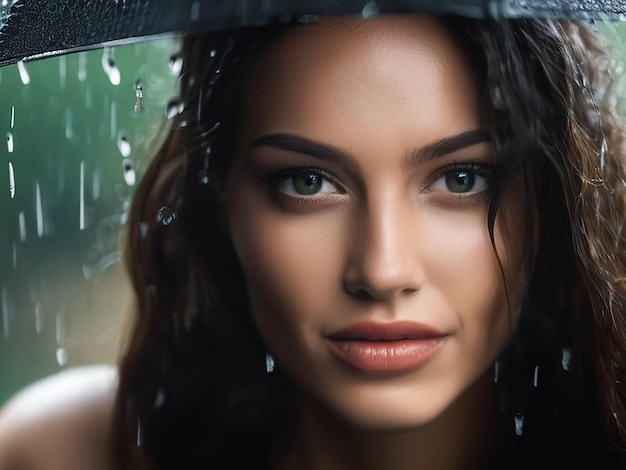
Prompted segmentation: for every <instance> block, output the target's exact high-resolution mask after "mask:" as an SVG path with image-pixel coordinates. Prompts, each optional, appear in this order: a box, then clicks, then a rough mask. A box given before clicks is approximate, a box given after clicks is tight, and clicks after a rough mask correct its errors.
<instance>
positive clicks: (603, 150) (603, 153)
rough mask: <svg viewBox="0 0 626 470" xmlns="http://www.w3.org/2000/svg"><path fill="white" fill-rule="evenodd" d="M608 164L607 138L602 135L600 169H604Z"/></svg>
mask: <svg viewBox="0 0 626 470" xmlns="http://www.w3.org/2000/svg"><path fill="white" fill-rule="evenodd" d="M605 165H606V139H605V138H604V137H602V143H601V144H600V170H602V171H604V166H605Z"/></svg>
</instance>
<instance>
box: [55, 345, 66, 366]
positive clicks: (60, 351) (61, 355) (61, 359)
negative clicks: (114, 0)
mask: <svg viewBox="0 0 626 470" xmlns="http://www.w3.org/2000/svg"><path fill="white" fill-rule="evenodd" d="M67 360H68V356H67V351H66V350H65V348H57V363H58V364H59V366H61V367H65V366H66V365H67Z"/></svg>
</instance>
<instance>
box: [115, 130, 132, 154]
mask: <svg viewBox="0 0 626 470" xmlns="http://www.w3.org/2000/svg"><path fill="white" fill-rule="evenodd" d="M117 148H118V149H119V150H120V153H121V154H122V157H124V158H128V156H129V155H130V152H131V150H132V149H131V146H130V142H129V141H128V137H126V136H125V135H121V136H120V137H119V139H117Z"/></svg>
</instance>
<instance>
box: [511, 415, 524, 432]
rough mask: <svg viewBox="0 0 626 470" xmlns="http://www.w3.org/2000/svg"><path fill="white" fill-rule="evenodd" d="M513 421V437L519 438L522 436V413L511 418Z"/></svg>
mask: <svg viewBox="0 0 626 470" xmlns="http://www.w3.org/2000/svg"><path fill="white" fill-rule="evenodd" d="M513 419H514V421H515V435H516V436H521V435H523V434H524V416H523V415H522V412H521V411H520V412H519V413H517V414H516V415H515V418H513Z"/></svg>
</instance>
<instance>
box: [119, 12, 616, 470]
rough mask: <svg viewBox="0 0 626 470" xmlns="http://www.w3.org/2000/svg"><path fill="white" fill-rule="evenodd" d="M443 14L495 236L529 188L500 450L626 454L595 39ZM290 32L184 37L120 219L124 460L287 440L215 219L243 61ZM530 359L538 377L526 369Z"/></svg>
mask: <svg viewBox="0 0 626 470" xmlns="http://www.w3.org/2000/svg"><path fill="white" fill-rule="evenodd" d="M441 21H442V22H443V23H444V24H445V25H446V26H447V27H448V29H449V31H450V32H451V34H453V36H455V37H456V38H457V39H458V42H459V46H460V47H462V48H464V49H465V52H467V53H468V54H469V55H470V57H471V59H472V60H471V63H472V64H473V66H474V69H475V72H476V74H477V76H478V77H479V80H480V82H481V84H482V85H481V90H482V99H483V111H484V113H485V115H486V116H487V119H488V122H489V123H490V127H489V132H490V133H491V138H492V140H493V142H494V144H495V146H496V149H497V153H498V156H499V164H498V166H497V168H496V170H495V171H496V173H495V175H494V178H493V181H494V183H493V187H492V188H491V195H490V206H489V215H488V228H489V233H490V234H491V237H492V242H493V227H494V221H495V217H496V213H497V211H498V207H499V201H500V198H501V196H502V194H503V192H504V190H505V188H506V187H507V184H508V183H509V182H511V181H512V179H513V178H515V177H518V176H519V175H522V176H523V178H524V181H525V182H526V186H527V188H529V189H530V190H529V191H527V193H528V197H529V199H530V202H531V204H527V206H528V212H527V214H526V217H527V222H528V223H527V227H528V234H527V237H526V240H527V246H526V254H527V256H526V258H527V269H528V271H529V274H530V276H529V282H528V286H527V289H526V296H525V302H524V307H523V311H522V316H521V323H520V325H519V327H518V328H517V329H516V331H515V333H514V337H513V340H512V341H511V344H510V345H509V346H508V347H507V350H506V351H505V352H504V353H503V354H502V357H501V358H500V360H499V363H498V379H497V380H498V382H499V384H500V404H501V410H500V412H501V413H500V415H501V422H502V425H501V428H500V429H501V434H502V436H501V438H500V441H501V443H502V446H501V448H500V453H501V454H502V455H505V454H506V453H508V452H509V450H512V451H513V453H515V452H517V454H520V453H522V454H524V455H526V457H523V458H524V459H525V460H524V462H527V463H528V465H532V464H533V462H535V463H536V461H535V460H536V459H539V458H543V457H541V456H542V455H545V452H544V451H542V450H541V449H543V447H541V446H549V445H552V444H554V448H555V449H561V447H559V446H558V445H557V444H556V443H555V440H554V439H552V438H551V436H553V435H554V433H557V434H558V433H565V434H563V436H564V437H563V438H562V439H563V440H565V439H567V437H565V436H570V437H571V436H574V435H577V433H578V434H580V432H582V434H580V435H581V436H583V438H584V439H586V440H587V441H593V442H592V443H591V444H592V445H596V444H597V446H598V447H599V448H604V447H609V446H612V448H614V449H618V450H625V449H626V389H625V387H624V385H623V382H624V379H625V373H626V313H625V311H624V308H625V302H626V298H625V297H626V277H625V276H626V275H625V273H626V243H625V241H626V240H625V239H624V221H625V216H626V208H625V206H624V191H625V186H626V184H625V177H626V173H625V169H624V168H625V163H624V158H625V157H624V149H625V147H624V137H623V132H622V130H621V129H622V127H621V126H622V122H621V119H620V118H619V116H618V114H617V112H616V102H615V95H614V93H613V90H612V87H613V85H614V77H613V76H612V75H611V70H609V62H610V61H609V57H608V55H607V53H606V52H605V50H604V47H603V44H602V39H601V36H600V35H599V34H597V33H596V32H594V31H593V30H592V28H591V27H589V26H586V25H582V24H577V23H571V22H561V21H549V20H510V21H500V22H495V21H487V20H473V19H465V18H456V17H450V18H448V17H442V18H441ZM291 27H306V26H294V25H270V26H262V27H253V28H243V29H238V30H228V31H221V32H216V33H212V34H203V35H189V36H187V37H186V38H185V39H184V43H183V46H182V51H181V57H182V59H183V61H184V62H183V63H184V65H183V69H182V73H181V78H180V101H178V102H177V103H175V104H173V105H172V107H171V109H173V110H176V111H180V112H179V113H178V114H176V115H175V116H173V117H172V118H171V119H170V121H169V122H168V124H167V127H168V129H167V137H166V139H165V141H164V143H163V145H162V147H161V148H160V150H159V151H158V153H157V154H156V156H155V158H154V160H153V161H152V163H151V165H150V167H149V168H148V170H147V172H146V174H145V176H144V177H143V180H142V182H141V184H140V186H139V188H138V190H137V193H136V195H135V198H134V201H133V205H132V208H131V212H130V218H129V222H128V228H127V230H128V235H127V244H126V262H127V267H128V270H129V272H130V275H131V279H132V283H133V288H134V293H135V301H136V306H135V309H136V316H135V319H134V327H133V330H132V333H131V336H130V341H129V343H128V346H127V349H126V350H125V353H124V355H123V358H122V361H121V366H120V384H119V390H118V397H117V406H116V412H115V432H114V436H115V437H114V440H115V442H114V446H115V455H116V458H117V459H118V465H119V468H129V469H130V468H133V469H137V468H143V466H150V467H154V468H160V469H165V468H186V469H192V468H221V467H223V466H229V468H230V467H232V466H233V465H234V464H233V462H240V463H244V464H245V463H247V464H253V465H255V468H258V467H259V466H262V465H261V464H259V462H266V463H268V464H269V463H270V462H272V460H273V459H274V458H275V457H276V455H274V454H276V453H278V454H280V452H281V449H280V443H278V445H277V444H276V437H277V435H278V433H279V431H280V429H281V428H282V426H284V423H285V420H286V419H288V415H289V412H290V409H291V406H292V385H291V381H290V379H289V377H287V376H286V375H285V374H284V373H282V372H281V371H280V370H278V371H277V373H275V374H270V375H268V374H266V373H265V348H264V346H263V343H262V341H261V339H260V337H259V334H258V332H257V331H256V327H255V325H254V322H253V320H252V317H251V315H250V311H249V307H248V304H247V296H246V291H245V282H244V280H243V276H242V274H241V270H240V266H239V262H238V260H237V257H236V256H235V253H234V250H233V248H232V245H231V241H230V239H229V235H228V232H227V229H226V223H225V217H226V214H225V205H224V181H225V179H226V175H227V173H228V169H229V164H230V160H231V156H232V154H233V151H232V149H233V146H234V145H235V141H236V138H237V136H236V133H237V121H238V109H239V106H238V104H239V103H238V101H239V98H240V96H241V90H242V86H243V82H244V79H245V77H246V73H247V71H248V70H249V68H250V66H251V65H252V64H253V62H254V60H255V58H256V57H257V56H258V55H259V52H260V51H261V50H262V49H263V48H264V47H266V46H267V45H268V44H270V43H271V42H272V41H273V40H275V39H276V38H277V37H279V36H280V35H281V34H283V32H284V31H285V30H286V29H288V28H291ZM494 250H495V243H494ZM496 255H497V253H496ZM537 368H539V370H541V381H540V386H539V387H537V386H536V380H535V381H534V382H532V381H531V380H530V379H529V377H531V376H532V375H533V373H534V374H535V376H536V373H537ZM519 413H523V414H524V416H525V417H526V421H527V422H528V423H530V429H531V430H532V429H535V430H536V433H537V436H538V437H537V438H536V439H535V440H534V441H532V443H531V444H529V441H528V440H527V441H525V443H524V444H523V445H520V444H516V443H515V437H514V436H513V434H514V433H513V432H512V426H511V425H510V423H512V422H513V419H514V417H515V416H518V415H519ZM533 422H534V423H535V425H533V424H532V423H533ZM542 429H543V430H542ZM544 438H546V439H547V441H548V443H545V442H543V439H544ZM583 438H579V439H583ZM591 444H590V445H591ZM538 449H539V450H538ZM555 452H558V450H557V451H555ZM517 454H516V455H517ZM518 457H519V455H518ZM503 458H504V457H503ZM511 458H513V457H511ZM515 458H517V457H515ZM533 459H535V460H533ZM235 466H236V465H235ZM533 468H536V467H533Z"/></svg>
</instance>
